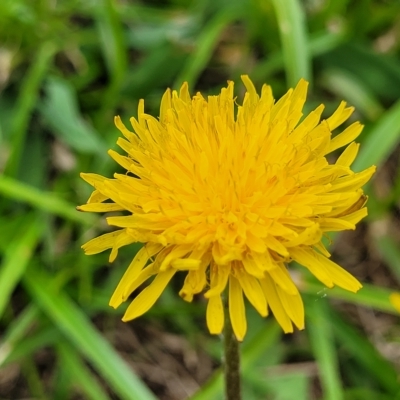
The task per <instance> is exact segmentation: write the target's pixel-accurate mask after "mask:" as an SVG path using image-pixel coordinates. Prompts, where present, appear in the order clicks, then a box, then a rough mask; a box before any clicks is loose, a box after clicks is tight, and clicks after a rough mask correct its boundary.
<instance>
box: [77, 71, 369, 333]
mask: <svg viewBox="0 0 400 400" xmlns="http://www.w3.org/2000/svg"><path fill="white" fill-rule="evenodd" d="M242 80H243V83H244V85H245V86H246V89H247V92H246V94H245V96H244V100H243V104H242V105H239V106H236V98H235V97H234V93H233V86H234V84H233V82H229V83H228V85H227V87H226V88H223V89H222V90H221V93H220V94H219V95H218V96H209V97H208V98H207V99H205V98H204V97H203V96H202V95H201V94H200V93H197V94H196V95H195V96H193V97H191V96H190V94H189V90H188V85H187V83H184V84H183V85H182V87H181V89H180V91H179V93H178V92H177V91H172V92H171V91H170V90H169V89H168V90H167V91H166V92H165V94H164V96H163V98H162V101H161V107H160V117H159V119H157V118H154V117H152V116H151V115H148V114H145V112H144V102H143V100H142V101H140V103H139V109H138V119H135V118H131V120H130V122H131V125H132V128H133V132H134V133H133V132H131V131H130V130H128V129H127V128H126V127H125V126H124V124H123V123H122V121H121V119H120V118H119V117H116V118H115V124H116V126H117V127H118V129H119V130H120V131H121V133H122V134H123V135H124V137H125V138H119V139H118V142H117V144H118V145H119V146H120V147H121V148H122V150H123V151H124V152H125V153H126V154H127V155H124V156H123V155H120V154H118V153H116V152H115V151H113V150H110V151H109V154H110V156H111V157H112V158H113V159H114V160H115V161H116V162H117V163H119V164H120V165H121V166H122V167H123V168H125V169H126V170H127V173H126V174H115V175H114V179H108V178H105V177H102V176H99V175H95V174H82V178H83V179H84V180H86V181H87V182H88V183H89V184H91V185H92V186H93V187H94V188H95V190H94V192H93V194H92V195H91V197H90V198H89V200H88V202H87V204H85V205H83V206H81V207H79V209H80V210H82V211H92V212H108V211H124V212H125V213H123V215H121V216H111V217H109V218H107V222H108V224H109V225H113V226H116V227H118V228H119V229H118V230H116V231H114V232H112V233H107V234H105V235H102V236H100V237H98V238H95V239H93V240H90V241H89V242H88V243H86V244H85V245H84V246H83V249H84V250H85V252H86V254H95V253H99V252H101V251H104V250H107V249H111V255H110V261H113V260H114V259H115V258H116V256H117V253H118V249H119V248H120V247H122V246H125V245H129V244H131V243H135V242H141V243H144V246H143V247H142V249H141V250H139V252H138V253H137V255H136V256H135V258H134V259H133V260H132V262H131V264H130V265H129V267H128V269H127V271H126V272H125V274H124V276H123V277H122V279H121V281H120V283H119V285H118V287H117V288H116V290H115V292H114V294H113V296H112V298H111V300H110V305H111V306H112V307H115V308H116V307H118V306H119V305H120V304H121V303H122V302H123V301H125V300H127V299H128V297H129V295H130V294H131V293H132V292H133V291H134V290H135V289H137V288H138V287H139V286H141V285H142V284H143V283H144V282H146V281H147V280H149V279H150V278H152V277H154V279H153V280H152V281H151V283H150V284H149V285H148V286H147V287H146V288H145V289H144V290H142V291H141V292H140V294H139V295H138V296H136V298H135V299H134V300H133V301H132V303H131V304H130V306H129V307H128V309H127V311H126V313H125V315H124V317H123V320H124V321H128V320H131V319H133V318H136V317H139V316H140V315H142V314H143V313H145V312H146V311H147V310H149V308H150V307H152V305H153V304H154V303H155V301H156V300H157V299H158V297H159V296H160V295H161V293H162V292H163V290H164V289H165V287H166V286H167V284H168V282H169V281H170V280H171V278H172V277H173V276H174V275H175V273H177V272H179V271H184V272H185V273H186V279H185V282H184V285H183V287H182V289H181V291H180V293H179V294H180V296H181V297H182V298H183V299H184V300H186V301H192V299H193V296H194V295H195V294H198V293H200V292H204V296H205V298H206V299H207V300H208V305H207V325H208V328H209V330H210V332H211V333H213V334H219V333H220V332H221V331H222V328H223V325H224V307H223V304H222V299H221V296H222V294H223V292H224V291H225V289H226V288H227V287H228V289H227V290H226V292H227V294H226V295H227V299H228V304H229V315H230V319H231V322H232V326H233V330H234V333H235V335H236V337H237V339H238V340H243V338H244V336H245V333H246V329H247V323H246V316H245V304H244V296H245V297H247V299H248V301H249V302H250V303H251V304H252V305H253V306H254V308H255V309H256V310H257V311H258V312H259V313H260V314H261V315H262V316H267V315H268V312H269V310H271V311H272V312H273V314H274V316H275V318H276V319H277V321H278V322H279V324H280V325H281V326H282V328H283V330H284V331H285V332H293V324H294V325H295V326H297V327H298V328H299V329H302V328H303V327H304V309H303V303H302V300H301V297H300V294H299V292H298V290H297V288H296V286H295V284H294V283H293V281H292V279H291V277H290V275H289V273H288V270H287V267H286V265H287V264H288V263H289V262H290V261H292V260H295V261H297V262H298V263H299V264H301V265H303V266H304V267H306V268H308V269H309V270H310V271H311V272H312V273H313V274H314V275H315V276H316V277H317V278H318V279H319V280H320V281H321V282H322V283H323V284H324V285H325V286H327V287H333V286H334V285H335V284H336V285H338V286H340V287H342V288H344V289H347V290H350V291H352V292H356V291H357V290H358V289H360V288H361V284H360V283H359V282H358V281H357V280H356V279H355V278H354V277H353V276H352V275H350V274H349V273H348V272H346V271H345V270H344V269H342V268H341V267H340V266H339V265H337V264H335V263H334V262H333V261H331V260H330V259H329V257H330V254H329V253H328V251H327V250H326V249H325V247H324V245H323V243H322V240H321V239H322V237H323V236H324V233H325V232H329V231H341V230H345V229H355V225H356V223H357V222H359V221H360V220H361V219H362V218H364V217H365V216H366V215H367V209H366V208H365V207H364V204H365V201H366V197H365V196H364V194H363V191H362V189H361V187H362V186H363V185H364V184H365V183H366V182H367V181H368V180H369V179H370V178H371V176H372V174H373V173H374V171H375V167H370V168H368V169H366V170H364V171H362V172H359V173H354V172H353V171H352V170H351V169H350V166H351V164H352V162H353V161H354V159H355V157H356V155H357V152H358V147H359V145H358V144H356V143H354V142H353V140H354V139H355V138H356V137H357V136H358V135H359V134H360V132H361V130H362V125H361V124H360V123H359V122H355V123H353V124H352V125H350V126H349V127H348V128H346V129H345V130H344V131H343V132H341V133H339V134H336V135H335V136H334V137H332V131H333V130H334V129H336V128H337V127H338V126H340V125H341V124H343V122H345V121H346V120H347V119H348V118H349V116H350V115H351V113H352V112H353V108H352V107H346V103H345V102H342V103H341V104H340V105H339V107H338V109H337V110H336V111H335V112H334V113H333V115H332V116H331V117H329V118H328V119H326V120H322V121H320V117H321V113H322V111H323V109H324V107H323V105H320V106H319V107H317V108H316V109H315V110H314V111H312V112H311V113H310V114H309V115H308V116H307V117H306V118H304V119H303V120H302V122H300V123H299V121H300V119H301V117H302V115H303V114H302V108H303V105H304V102H305V99H306V93H307V82H306V81H304V80H301V81H300V82H299V83H298V85H297V86H296V88H295V89H294V90H293V89H290V90H289V91H288V92H287V93H286V94H285V95H284V96H283V97H282V98H281V99H280V100H279V101H277V102H275V101H274V98H273V96H272V91H271V88H270V87H269V86H267V85H264V86H263V87H262V90H261V96H259V95H258V94H257V91H256V89H255V88H254V85H253V83H252V82H251V80H250V79H249V77H248V76H246V75H245V76H242ZM346 145H347V147H346V149H345V150H344V151H343V152H342V154H341V155H340V157H339V158H338V159H337V161H336V163H334V164H330V163H329V162H328V160H327V158H326V156H327V155H328V154H329V153H332V152H333V151H335V150H336V149H338V148H340V147H343V146H346Z"/></svg>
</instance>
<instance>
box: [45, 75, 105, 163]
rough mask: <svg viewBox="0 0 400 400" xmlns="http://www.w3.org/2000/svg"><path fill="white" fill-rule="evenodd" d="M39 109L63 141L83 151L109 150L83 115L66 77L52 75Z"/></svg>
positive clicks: (102, 151)
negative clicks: (64, 78) (63, 78)
mask: <svg viewBox="0 0 400 400" xmlns="http://www.w3.org/2000/svg"><path fill="white" fill-rule="evenodd" d="M40 112H41V114H42V115H43V117H44V118H45V120H46V121H47V123H48V124H49V125H50V127H51V128H52V129H53V132H54V133H55V134H56V135H57V136H58V138H59V139H60V140H61V141H63V142H64V143H66V144H68V145H69V146H71V147H72V148H73V149H75V150H77V151H79V152H82V153H91V154H95V153H98V154H100V155H102V156H103V155H104V154H106V151H107V146H106V145H105V143H104V142H103V141H102V140H101V139H100V138H99V136H98V134H97V133H96V132H95V130H94V129H93V128H92V127H91V126H90V125H89V124H88V123H87V122H86V121H84V120H83V119H82V117H81V115H80V113H79V111H78V102H77V98H76V93H75V92H74V89H73V87H72V86H71V85H70V84H69V83H68V82H67V81H65V80H62V79H58V78H49V79H48V80H47V84H46V100H45V101H44V102H43V103H42V104H41V105H40Z"/></svg>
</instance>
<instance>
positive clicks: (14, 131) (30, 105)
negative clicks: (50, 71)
mask: <svg viewBox="0 0 400 400" xmlns="http://www.w3.org/2000/svg"><path fill="white" fill-rule="evenodd" d="M55 51H56V48H55V46H54V45H53V44H52V43H44V44H43V45H42V47H40V49H39V51H38V53H37V55H36V58H35V60H34V62H33V63H32V66H31V68H30V70H29V71H28V73H27V74H26V77H25V79H24V81H23V83H22V86H21V88H20V90H19V96H18V100H17V103H16V105H15V109H16V112H15V114H14V115H13V119H12V126H11V154H10V156H9V159H8V162H7V165H6V168H5V171H4V173H5V174H7V175H10V176H15V175H16V174H17V173H18V167H19V165H20V161H21V160H20V159H21V155H22V150H23V147H24V141H25V136H26V132H27V128H28V123H29V118H30V116H31V113H32V110H33V109H34V108H35V106H36V103H37V98H38V92H39V88H40V85H41V83H42V80H43V78H44V77H45V74H46V71H47V68H48V66H49V63H50V61H51V59H52V57H53V55H54V53H55Z"/></svg>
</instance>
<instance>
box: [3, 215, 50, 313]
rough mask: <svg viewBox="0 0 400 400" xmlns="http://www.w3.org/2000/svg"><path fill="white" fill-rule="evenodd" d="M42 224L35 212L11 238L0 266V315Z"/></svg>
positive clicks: (22, 270)
mask: <svg viewBox="0 0 400 400" xmlns="http://www.w3.org/2000/svg"><path fill="white" fill-rule="evenodd" d="M42 230H43V224H41V222H40V219H39V217H38V215H37V214H31V215H28V216H27V217H26V221H25V223H24V229H23V230H20V231H19V232H18V233H19V234H18V235H16V237H14V238H13V240H11V242H10V243H9V245H8V246H7V249H6V252H5V254H4V259H3V262H2V264H1V268H0V316H2V315H3V313H4V309H5V307H6V306H7V304H9V302H10V297H11V295H12V292H13V291H14V288H15V287H16V286H17V284H18V283H19V281H20V279H21V277H22V275H23V274H24V272H25V269H26V267H27V265H28V263H29V261H30V258H31V256H32V254H33V251H34V250H35V248H36V245H37V244H38V242H39V239H40V236H41V234H42Z"/></svg>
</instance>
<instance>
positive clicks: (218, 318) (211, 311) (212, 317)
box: [206, 295, 224, 335]
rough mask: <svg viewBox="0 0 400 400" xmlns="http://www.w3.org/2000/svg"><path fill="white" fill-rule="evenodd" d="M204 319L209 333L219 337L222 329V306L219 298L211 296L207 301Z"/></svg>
mask: <svg viewBox="0 0 400 400" xmlns="http://www.w3.org/2000/svg"><path fill="white" fill-rule="evenodd" d="M206 318H207V326H208V329H209V331H210V333H211V334H213V335H219V334H220V333H221V332H222V329H223V328H224V306H223V304H222V299H221V296H219V295H217V296H212V297H210V298H209V299H208V304H207V313H206Z"/></svg>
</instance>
